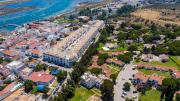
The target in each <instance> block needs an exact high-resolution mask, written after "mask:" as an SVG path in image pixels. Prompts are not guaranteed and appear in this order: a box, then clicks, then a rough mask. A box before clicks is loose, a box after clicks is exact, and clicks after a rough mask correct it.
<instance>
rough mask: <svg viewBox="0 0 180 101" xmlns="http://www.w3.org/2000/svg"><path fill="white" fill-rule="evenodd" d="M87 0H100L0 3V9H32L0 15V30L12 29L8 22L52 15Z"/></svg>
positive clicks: (31, 19)
mask: <svg viewBox="0 0 180 101" xmlns="http://www.w3.org/2000/svg"><path fill="white" fill-rule="evenodd" d="M0 1H3V0H0ZM87 1H96V2H97V1H100V0H26V1H23V2H18V3H14V4H8V5H0V9H4V8H5V9H6V8H11V9H16V8H21V7H32V9H29V10H22V11H19V12H15V13H10V14H6V15H0V30H12V29H13V28H11V27H7V26H6V25H9V24H16V25H21V24H24V23H27V22H31V21H36V20H41V19H45V18H48V17H50V16H54V15H57V14H60V13H62V12H66V11H68V10H71V9H73V7H75V5H77V4H78V3H81V2H87ZM2 26H4V27H2Z"/></svg>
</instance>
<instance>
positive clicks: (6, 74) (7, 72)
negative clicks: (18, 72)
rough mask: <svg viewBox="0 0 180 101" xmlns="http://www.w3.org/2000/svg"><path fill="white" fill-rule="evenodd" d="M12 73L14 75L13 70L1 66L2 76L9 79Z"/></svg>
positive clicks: (0, 72)
mask: <svg viewBox="0 0 180 101" xmlns="http://www.w3.org/2000/svg"><path fill="white" fill-rule="evenodd" d="M11 73H12V72H11V70H9V69H8V68H6V67H4V66H2V65H0V74H2V75H3V76H5V77H7V76H8V75H10V74H11Z"/></svg>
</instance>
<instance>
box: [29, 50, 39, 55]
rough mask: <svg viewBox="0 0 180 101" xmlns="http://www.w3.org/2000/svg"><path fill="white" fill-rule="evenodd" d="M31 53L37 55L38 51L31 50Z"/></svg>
mask: <svg viewBox="0 0 180 101" xmlns="http://www.w3.org/2000/svg"><path fill="white" fill-rule="evenodd" d="M31 53H32V54H37V55H39V54H40V51H39V50H38V49H33V50H31Z"/></svg>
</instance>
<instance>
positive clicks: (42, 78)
mask: <svg viewBox="0 0 180 101" xmlns="http://www.w3.org/2000/svg"><path fill="white" fill-rule="evenodd" d="M27 79H28V80H32V81H33V82H34V83H35V84H36V85H45V86H49V84H50V83H52V82H53V81H54V79H55V77H54V76H53V75H51V74H47V73H46V72H44V71H40V72H33V73H32V74H31V75H30V76H29V77H28V78H27Z"/></svg>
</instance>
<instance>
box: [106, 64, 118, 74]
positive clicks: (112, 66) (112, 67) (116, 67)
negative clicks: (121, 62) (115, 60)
mask: <svg viewBox="0 0 180 101" xmlns="http://www.w3.org/2000/svg"><path fill="white" fill-rule="evenodd" d="M108 67H109V68H110V69H111V72H112V74H115V73H118V72H119V71H120V70H121V67H119V66H116V65H112V64H111V65H108Z"/></svg>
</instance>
